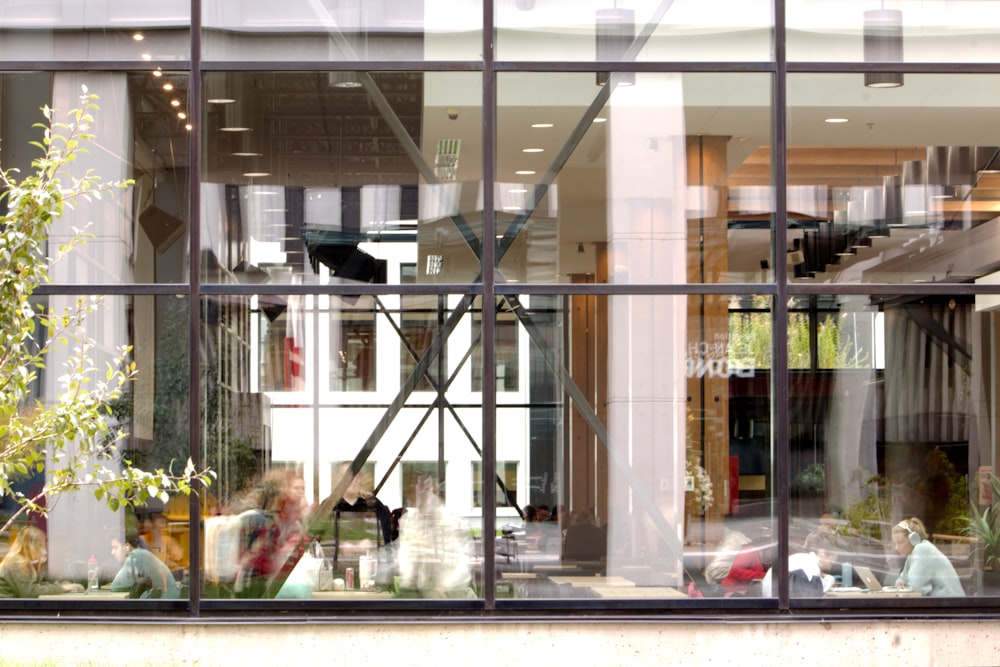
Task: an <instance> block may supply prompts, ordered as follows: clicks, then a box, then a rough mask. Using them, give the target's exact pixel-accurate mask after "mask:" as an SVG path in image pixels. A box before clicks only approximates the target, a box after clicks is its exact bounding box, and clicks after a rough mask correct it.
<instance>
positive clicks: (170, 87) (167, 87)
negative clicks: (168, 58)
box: [163, 81, 174, 92]
mask: <svg viewBox="0 0 1000 667" xmlns="http://www.w3.org/2000/svg"><path fill="white" fill-rule="evenodd" d="M173 89H174V84H172V83H170V82H169V81H168V82H167V83H165V84H163V90H166V91H168V92H169V91H171V90H173Z"/></svg>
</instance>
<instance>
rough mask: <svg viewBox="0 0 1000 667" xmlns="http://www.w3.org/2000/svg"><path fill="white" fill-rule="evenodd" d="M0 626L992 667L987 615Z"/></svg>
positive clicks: (20, 644) (229, 646) (189, 654)
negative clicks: (959, 618) (883, 619)
mask: <svg viewBox="0 0 1000 667" xmlns="http://www.w3.org/2000/svg"><path fill="white" fill-rule="evenodd" d="M294 620H295V619H292V618H289V621H290V622H288V623H280V624H262V625H257V624H231V623H226V622H221V623H213V622H211V621H208V622H206V620H204V619H201V620H194V621H179V622H178V621H177V619H175V621H174V622H172V623H169V624H167V623H164V624H155V623H154V624H149V623H143V624H131V623H124V622H123V623H115V624H102V623H82V624H73V623H65V622H61V623H59V624H53V623H31V622H25V623H20V622H18V623H7V624H0V645H2V646H3V657H4V659H5V660H11V659H14V660H18V661H23V664H36V662H37V663H38V664H42V663H43V662H44V661H51V662H54V663H55V664H59V665H79V664H85V665H134V664H136V661H137V660H138V661H139V662H150V663H152V662H155V664H157V665H185V666H192V667H197V666H198V665H212V666H213V667H225V666H226V665H239V666H240V667H243V666H244V665H258V664H266V665H283V664H287V663H289V662H294V663H295V664H300V665H301V664H311V661H313V660H315V661H316V663H315V664H323V665H357V664H364V665H365V666H366V667H378V666H380V665H386V666H391V667H399V666H400V665H458V664H466V663H467V662H468V661H469V657H470V656H476V658H475V662H476V664H477V665H480V666H481V667H487V666H491V665H498V666H499V665H502V666H503V667H507V666H508V665H512V664H526V665H601V666H602V667H616V666H617V665H622V666H628V667H637V666H639V665H754V666H755V667H756V666H758V665H769V664H774V663H776V662H780V663H781V664H784V665H837V664H845V665H846V664H849V665H855V666H858V667H861V666H864V665H879V667H893V666H894V665H901V666H904V665H905V666H906V667H913V666H914V665H997V664H1000V645H998V643H997V642H996V641H995V629H996V624H995V622H992V623H991V622H989V621H975V622H971V621H970V622H941V621H936V622H921V621H910V622H907V623H895V622H888V623H870V622H864V623H858V622H843V623H841V622H835V621H823V622H777V623H760V622H738V623H737V622H730V623H715V624H711V623H684V622H677V623H672V622H653V621H650V622H632V623H616V622H602V621H587V620H583V619H581V620H578V621H572V622H546V621H544V620H542V619H536V620H532V621H531V622H530V623H523V622H510V623H482V624H479V623H469V622H468V620H462V619H456V622H455V623H399V624H394V623H367V622H366V623H361V624H356V623H338V622H332V623H329V624H326V623H323V622H292V621H294Z"/></svg>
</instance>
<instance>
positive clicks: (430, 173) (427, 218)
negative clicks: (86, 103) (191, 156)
mask: <svg viewBox="0 0 1000 667" xmlns="http://www.w3.org/2000/svg"><path fill="white" fill-rule="evenodd" d="M334 74H338V73H336V72H311V73H302V72H281V73H275V72H239V73H236V72H234V73H222V72H212V73H208V74H206V75H205V89H206V97H205V105H204V108H203V109H202V119H203V126H204V127H205V128H206V131H205V133H204V134H203V137H202V140H203V142H204V144H203V146H204V148H203V152H204V156H205V160H204V165H203V169H202V173H203V178H204V181H203V190H202V202H203V209H202V215H203V220H202V250H201V265H200V266H201V273H202V278H203V280H204V281H206V282H209V283H227V284H244V285H245V284H265V283H271V284H281V283H306V284H323V285H327V284H330V285H344V284H346V285H350V284H357V283H363V284H399V283H402V282H407V281H408V280H410V279H412V280H414V281H416V282H428V283H441V282H466V281H473V280H476V279H477V276H478V275H479V273H480V257H481V254H482V250H481V239H480V229H481V226H482V212H481V204H480V205H479V206H478V207H477V203H476V194H477V192H478V191H479V190H480V188H481V187H482V184H481V177H482V174H481V168H480V166H479V165H478V164H477V160H476V155H477V154H478V153H479V145H480V143H481V131H480V129H481V128H480V122H479V119H480V116H481V114H480V112H479V102H478V101H476V100H473V99H469V98H467V97H466V96H465V95H464V93H463V92H462V91H464V90H466V89H467V88H468V87H477V88H478V86H479V75H478V74H465V73H445V72H431V73H423V72H373V73H361V72H359V73H354V76H355V77H356V78H357V80H358V82H359V84H360V85H358V86H353V87H341V86H338V85H337V83H336V82H331V79H330V78H329V77H330V76H333V75H334ZM444 158H448V160H447V163H448V165H449V166H448V167H447V168H441V167H439V166H436V165H440V164H442V163H443V161H445V160H444Z"/></svg>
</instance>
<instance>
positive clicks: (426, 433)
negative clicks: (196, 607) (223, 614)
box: [202, 294, 482, 600]
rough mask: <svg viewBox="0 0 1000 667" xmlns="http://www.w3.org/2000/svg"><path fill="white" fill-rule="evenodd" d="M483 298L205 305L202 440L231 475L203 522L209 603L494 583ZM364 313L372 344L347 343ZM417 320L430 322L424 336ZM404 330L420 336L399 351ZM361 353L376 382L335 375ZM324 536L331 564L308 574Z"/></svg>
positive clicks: (413, 593)
mask: <svg viewBox="0 0 1000 667" xmlns="http://www.w3.org/2000/svg"><path fill="white" fill-rule="evenodd" d="M265 304H266V305H265ZM428 304H430V306H431V308H430V311H428ZM472 304H473V298H472V297H458V296H455V295H441V296H438V295H415V294H409V295H405V297H404V296H400V295H382V296H379V297H378V298H375V297H371V296H361V297H350V298H348V297H339V296H333V295H317V294H292V295H283V296H278V295H274V294H267V295H252V296H237V295H235V294H230V295H226V296H212V297H207V298H206V299H205V300H204V302H203V311H202V312H203V322H202V325H203V329H202V334H203V354H204V358H203V363H202V368H203V370H204V382H205V388H204V395H203V397H202V403H203V405H204V406H205V413H204V414H203V416H202V418H203V420H204V421H203V427H204V428H203V438H204V439H203V443H202V445H203V447H204V456H205V458H206V460H207V461H210V462H213V463H214V468H215V469H216V470H217V471H218V473H219V479H218V481H217V482H216V484H215V485H214V486H213V492H214V493H215V494H216V496H215V499H216V502H217V507H216V514H215V516H212V517H209V518H208V519H206V522H205V543H204V545H203V546H204V562H205V563H206V568H205V572H204V579H203V581H204V584H205V595H206V597H207V598H208V599H216V598H253V599H272V598H279V599H281V598H289V597H294V598H303V597H305V598H312V599H317V600H336V599H343V598H349V597H351V596H352V595H357V596H361V597H363V598H365V599H393V598H408V597H430V598H437V597H442V598H451V597H476V596H478V595H479V594H480V593H481V586H482V581H481V570H480V568H479V566H478V561H476V560H475V559H474V554H475V545H474V543H473V540H472V537H473V532H474V529H476V528H478V527H479V525H480V523H481V509H480V508H478V507H475V506H474V505H473V502H472V494H471V488H472V476H471V470H472V465H471V464H472V463H473V462H475V463H481V454H480V452H481V451H482V443H481V442H480V439H481V431H482V427H481V417H480V413H481V410H482V407H481V406H482V403H481V400H482V399H481V394H480V392H479V391H478V390H472V389H471V373H470V370H469V359H470V358H471V356H472V355H471V351H470V350H469V346H470V342H469V341H470V338H471V335H470V331H471V327H472V318H473V316H472ZM428 312H430V313H431V315H433V316H430V317H429V316H428ZM362 313H363V314H364V319H363V320H355V319H354V318H355V317H358V316H359V314H362ZM360 321H364V322H365V327H364V330H365V333H366V335H370V339H369V340H368V341H367V342H366V344H365V345H364V346H361V345H360V342H359V344H358V345H353V342H354V341H355V339H354V338H350V339H349V340H347V341H342V343H343V342H346V343H349V344H348V345H347V346H346V347H345V346H344V345H343V344H342V343H337V342H336V341H337V340H338V339H340V337H341V336H342V335H343V333H344V331H345V327H347V328H349V329H351V331H353V330H354V329H352V327H354V326H355V324H354V323H356V322H360ZM410 321H419V322H420V323H421V326H420V331H421V338H420V341H421V344H420V345H412V342H413V340H412V338H411V337H410V336H409V330H408V329H407V328H406V327H405V326H404V325H405V323H406V322H410ZM345 323H348V324H345ZM404 339H406V340H409V342H410V343H411V345H410V346H409V347H408V348H407V355H406V357H405V358H401V355H400V349H401V346H402V341H403V340H404ZM355 347H357V348H358V349H357V352H358V353H363V354H364V355H367V357H368V361H366V362H365V363H364V364H362V363H359V362H357V360H356V359H355V360H353V361H351V364H354V365H356V367H357V368H359V369H360V368H361V367H362V366H364V365H365V364H369V365H370V368H371V371H370V372H369V373H367V374H366V375H365V377H367V378H369V380H370V383H369V384H368V385H367V386H366V385H365V384H364V383H363V382H362V381H361V376H360V375H358V376H357V377H355V376H354V375H350V376H345V377H344V381H341V382H333V383H331V382H330V380H329V378H337V377H338V373H341V372H342V371H343V369H344V368H345V366H344V356H345V354H346V351H353V350H354V348H355ZM445 349H451V350H452V351H453V353H452V354H447V355H445V353H444V350H445ZM265 357H267V361H266V363H265V362H263V359H264V358H265ZM262 367H265V368H266V369H271V368H273V369H275V370H274V372H275V373H278V374H279V375H278V376H274V375H271V374H269V373H270V371H269V370H261V368H262ZM347 367H348V368H354V366H352V365H349V366H347ZM281 373H284V375H281ZM359 373H360V371H359ZM376 376H377V382H376V381H375V380H376ZM275 377H279V378H280V381H278V380H275ZM452 463H454V464H455V465H449V464H452ZM279 537H280V539H279ZM312 545H315V547H314V548H316V549H318V550H321V559H322V562H323V569H321V571H320V572H318V573H317V574H316V578H315V581H313V580H312V579H309V580H307V581H305V582H303V581H301V580H300V579H299V574H296V573H295V570H296V567H297V566H299V563H302V562H303V558H304V557H305V562H306V563H308V562H309V560H310V557H308V556H305V554H306V553H307V548H313V547H312ZM309 553H313V552H311V551H309ZM305 567H306V565H302V566H301V567H300V573H301V568H305ZM348 569H350V570H352V574H349V573H348ZM320 575H322V577H323V578H322V580H320V578H319V577H320ZM352 576H353V577H354V581H353V587H351V586H350V585H349V584H350V582H351V577H352ZM303 585H304V586H305V587H304V588H303Z"/></svg>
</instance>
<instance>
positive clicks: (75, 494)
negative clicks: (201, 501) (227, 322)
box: [0, 293, 217, 608]
mask: <svg viewBox="0 0 1000 667" xmlns="http://www.w3.org/2000/svg"><path fill="white" fill-rule="evenodd" d="M79 298H80V297H78V296H76V295H68V294H58V293H50V294H45V295H38V296H37V304H38V306H39V307H42V308H44V309H46V310H48V311H51V312H54V313H63V312H64V311H65V310H66V309H69V310H70V311H73V310H75V309H77V308H78V305H77V303H78V300H79ZM84 301H85V302H87V301H89V297H85V298H84ZM188 304H189V302H188V300H187V299H186V298H184V297H182V296H180V295H158V296H153V295H140V294H133V295H129V294H114V295H112V294H107V295H98V300H97V301H96V302H95V304H94V305H95V307H94V310H93V312H91V313H90V314H89V315H88V316H87V318H86V320H85V325H84V328H83V331H82V336H84V337H85V338H88V339H89V340H90V341H92V342H93V343H94V347H93V348H92V352H91V353H90V354H91V356H92V358H93V361H94V363H95V367H96V368H99V369H102V371H103V369H104V368H106V367H107V366H106V365H107V364H113V363H114V357H115V351H116V350H117V349H119V348H120V346H123V345H131V347H132V349H131V352H130V354H129V356H128V360H129V361H131V362H134V364H135V368H136V374H135V377H134V379H133V380H132V381H131V382H129V383H128V384H127V385H126V387H125V390H124V393H123V394H122V395H121V397H120V398H118V399H116V400H114V401H113V402H112V404H111V405H110V406H109V408H110V414H109V416H108V426H109V427H110V429H111V430H110V431H109V432H108V433H98V434H95V435H94V437H95V438H97V439H101V438H104V439H106V441H102V440H97V441H96V442H97V444H98V446H102V445H103V446H104V447H105V448H104V449H103V451H102V452H101V453H100V454H97V453H96V452H97V450H96V449H95V450H94V451H95V455H94V457H93V458H92V459H88V460H86V461H83V462H80V461H75V460H74V457H73V456H71V455H70V454H71V453H72V452H73V451H74V450H75V448H74V446H73V445H72V444H70V445H69V446H68V447H69V449H65V448H64V449H63V452H62V454H61V455H60V456H57V450H56V449H55V448H54V446H53V447H50V448H49V449H48V451H47V457H46V459H45V461H44V465H42V466H41V467H39V468H34V467H33V468H32V469H30V470H21V471H17V470H16V469H15V467H10V468H8V470H9V472H5V475H10V477H11V478H12V479H13V480H14V482H15V488H16V490H17V492H19V493H23V494H25V497H27V498H32V499H34V500H35V501H36V502H39V503H41V504H42V505H43V506H44V507H47V508H48V509H47V514H46V515H45V516H41V515H39V514H38V513H35V512H19V508H20V507H21V505H20V504H19V503H17V502H16V501H15V498H14V497H13V496H8V497H5V498H4V499H3V502H2V503H0V519H2V521H3V523H6V522H7V521H8V520H10V519H13V523H12V525H11V526H10V527H9V528H8V531H7V532H5V535H4V547H5V548H4V553H6V552H7V549H8V540H9V539H10V540H11V541H13V540H15V539H16V537H17V536H18V535H19V534H21V533H23V534H24V536H23V537H22V539H25V540H26V539H28V536H29V535H30V534H31V533H32V531H36V530H37V531H39V534H40V535H42V536H43V539H44V543H45V544H46V546H47V560H46V559H44V558H43V562H42V563H40V565H39V569H38V571H37V578H36V579H33V580H29V579H31V578H25V579H23V580H18V581H19V583H16V584H13V585H12V581H11V580H10V579H9V578H8V579H7V580H6V582H5V588H4V591H5V593H4V595H5V596H6V597H28V598H40V599H41V600H51V599H58V600H66V601H69V600H81V599H87V600H104V601H109V600H131V599H151V598H157V599H164V600H168V599H173V600H177V599H180V598H185V597H186V596H187V587H188V584H189V580H190V572H189V558H188V554H189V548H190V540H189V534H190V533H189V525H190V524H189V521H188V517H189V504H188V498H187V497H184V496H182V495H177V496H171V497H168V498H167V499H166V502H164V500H162V499H160V498H151V499H149V500H148V501H146V502H142V503H139V504H138V506H136V507H117V508H113V507H111V506H109V505H108V504H107V503H106V502H105V501H104V500H103V499H100V498H96V497H95V495H94V494H93V492H92V490H91V489H89V488H88V485H87V484H86V483H83V484H82V485H81V489H80V490H78V491H74V490H72V489H68V490H64V491H59V488H60V487H61V486H62V485H61V484H60V483H59V481H58V480H59V477H58V476H59V475H61V474H65V472H66V471H67V470H69V469H70V468H71V467H75V466H80V467H79V468H77V469H78V470H79V477H80V479H81V481H85V480H84V476H85V475H90V476H95V475H101V474H102V473H101V472H100V469H101V468H102V467H104V468H107V469H108V471H109V472H108V473H106V474H117V473H118V472H120V471H121V469H122V465H123V461H128V462H129V463H131V464H132V465H133V466H136V467H138V468H141V469H143V470H157V469H161V470H165V471H170V470H173V471H174V472H175V473H179V472H181V471H182V470H183V467H184V462H185V461H186V460H187V458H188V452H189V449H188V447H189V443H190V438H189V436H188V434H189V432H190V430H189V425H190V411H189V410H188V400H189V395H190V383H189V365H188V359H189V357H188V346H189V337H188V330H187V325H186V321H187V316H188ZM43 331H44V330H43V329H41V328H39V334H40V335H41V334H42V333H43ZM65 336H66V339H65V340H63V341H60V340H59V339H58V338H57V339H55V341H54V343H53V344H52V346H51V348H50V351H49V353H48V355H47V365H46V367H45V368H42V369H36V370H37V372H38V379H37V382H36V386H37V391H38V396H37V398H38V400H39V401H41V403H42V405H49V406H58V405H59V402H58V400H57V398H58V397H59V396H60V394H61V393H62V392H63V379H62V377H61V376H63V374H64V372H65V369H66V364H67V363H68V362H69V361H70V360H71V356H72V355H73V354H75V353H74V351H73V346H74V345H76V344H77V343H75V342H74V341H72V340H70V337H69V333H66V334H65ZM91 377H94V378H95V379H94V381H95V382H96V381H97V379H99V378H103V374H102V375H101V376H96V375H92V376H91ZM50 409H52V410H55V409H56V408H54V407H53V408H50ZM23 416H24V413H22V418H23ZM117 429H121V430H122V431H123V433H124V434H125V435H124V437H123V438H122V439H121V440H118V441H117V442H116V441H114V439H113V438H112V434H113V433H115V431H116V430H117ZM112 446H113V447H114V448H112ZM4 460H5V465H8V466H13V463H14V462H15V461H18V460H23V458H22V455H17V454H12V453H11V451H10V450H7V451H6V452H5V454H4ZM216 463H217V462H216V461H215V460H214V459H213V461H212V465H213V466H215V465H216ZM49 488H52V489H56V491H55V492H54V493H52V494H51V495H50V496H49V497H39V496H38V494H39V493H42V492H43V491H45V490H46V489H49ZM132 552H135V553H132ZM52 582H63V583H67V584H79V586H80V587H81V590H83V589H86V590H85V592H79V593H78V592H76V591H74V590H69V592H67V591H66V590H65V589H63V588H60V586H58V585H56V586H55V587H53V585H52ZM22 584H23V585H22ZM67 603H68V602H67ZM17 604H18V605H20V607H21V608H23V607H24V606H25V604H31V603H30V602H26V601H25V600H17Z"/></svg>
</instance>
